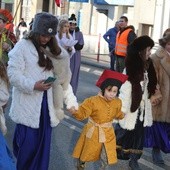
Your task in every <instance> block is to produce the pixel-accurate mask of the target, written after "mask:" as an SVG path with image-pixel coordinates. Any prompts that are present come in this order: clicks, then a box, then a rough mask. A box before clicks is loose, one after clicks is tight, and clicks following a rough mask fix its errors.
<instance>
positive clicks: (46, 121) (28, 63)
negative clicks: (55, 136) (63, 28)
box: [8, 12, 61, 170]
mask: <svg viewBox="0 0 170 170" xmlns="http://www.w3.org/2000/svg"><path fill="white" fill-rule="evenodd" d="M57 25H58V19H57V18H56V17H55V16H53V15H51V14H49V13H46V12H42V13H38V14H36V15H35V18H34V22H33V26H32V31H31V32H30V33H29V34H28V36H26V37H25V38H23V39H21V40H20V41H19V42H18V43H17V44H16V45H15V46H14V48H13V49H12V50H11V51H10V52H9V62H8V76H9V80H10V82H11V84H12V86H13V91H12V104H11V108H10V113H9V116H10V117H11V119H12V120H13V121H14V122H15V123H16V128H15V133H14V138H13V152H14V155H15V157H16V159H17V170H23V169H25V168H27V169H37V170H38V169H43V170H48V166H49V157H50V144H51V132H52V127H55V126H57V125H58V124H59V118H58V117H57V114H55V113H56V109H55V106H54V99H53V86H52V83H45V80H46V79H47V78H48V77H53V76H54V73H53V64H52V61H51V60H50V59H49V57H47V56H46V54H44V52H43V51H42V50H41V48H42V47H43V48H48V49H49V51H50V52H51V53H52V54H53V55H55V56H57V55H60V53H61V48H60V47H59V46H58V44H57V41H56V38H55V35H56V31H57Z"/></svg>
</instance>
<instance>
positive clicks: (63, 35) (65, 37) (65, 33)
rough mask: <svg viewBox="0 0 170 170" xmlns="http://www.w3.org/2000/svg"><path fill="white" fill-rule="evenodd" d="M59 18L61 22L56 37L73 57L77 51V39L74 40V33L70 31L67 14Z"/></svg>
mask: <svg viewBox="0 0 170 170" xmlns="http://www.w3.org/2000/svg"><path fill="white" fill-rule="evenodd" d="M58 19H59V24H58V32H57V35H56V38H57V41H58V43H59V45H60V46H62V47H63V48H65V49H66V50H67V52H68V53H69V55H70V58H71V57H72V56H73V54H74V53H75V48H74V45H75V44H76V43H77V40H74V39H73V37H72V35H71V34H70V33H69V22H68V17H67V15H62V16H60V17H59V18H58Z"/></svg>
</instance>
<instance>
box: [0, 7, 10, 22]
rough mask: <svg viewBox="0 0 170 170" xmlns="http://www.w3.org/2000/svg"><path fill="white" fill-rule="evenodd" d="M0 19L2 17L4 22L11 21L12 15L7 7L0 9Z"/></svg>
mask: <svg viewBox="0 0 170 170" xmlns="http://www.w3.org/2000/svg"><path fill="white" fill-rule="evenodd" d="M0 19H3V20H4V21H5V22H7V21H9V22H11V21H12V20H13V17H12V15H11V13H10V12H9V11H8V10H7V9H0Z"/></svg>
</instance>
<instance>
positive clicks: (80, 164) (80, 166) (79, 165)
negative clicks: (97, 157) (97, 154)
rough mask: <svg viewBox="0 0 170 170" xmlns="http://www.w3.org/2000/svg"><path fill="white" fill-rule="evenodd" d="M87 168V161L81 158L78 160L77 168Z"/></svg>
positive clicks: (80, 169) (79, 169) (81, 169)
mask: <svg viewBox="0 0 170 170" xmlns="http://www.w3.org/2000/svg"><path fill="white" fill-rule="evenodd" d="M84 169H85V162H82V161H80V160H78V161H77V170H84Z"/></svg>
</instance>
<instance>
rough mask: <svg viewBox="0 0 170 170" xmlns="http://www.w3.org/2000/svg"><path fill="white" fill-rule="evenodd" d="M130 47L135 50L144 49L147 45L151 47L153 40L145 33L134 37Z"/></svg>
mask: <svg viewBox="0 0 170 170" xmlns="http://www.w3.org/2000/svg"><path fill="white" fill-rule="evenodd" d="M130 46H131V47H133V48H134V49H136V51H138V52H140V51H143V50H144V49H146V48H147V47H151V48H152V47H153V46H154V41H153V40H152V39H151V38H150V37H149V36H147V35H143V36H140V37H138V38H136V39H135V40H134V41H133V42H132V43H131V44H130Z"/></svg>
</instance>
